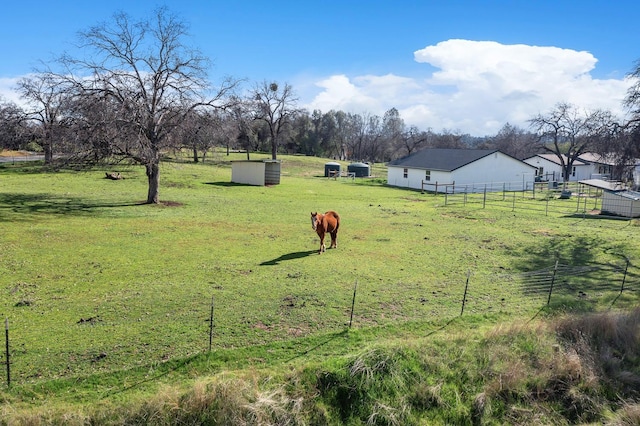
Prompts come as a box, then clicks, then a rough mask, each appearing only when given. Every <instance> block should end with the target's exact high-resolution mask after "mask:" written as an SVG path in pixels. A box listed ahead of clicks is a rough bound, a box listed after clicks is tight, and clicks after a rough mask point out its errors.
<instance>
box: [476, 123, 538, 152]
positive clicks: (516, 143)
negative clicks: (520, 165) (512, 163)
mask: <svg viewBox="0 0 640 426" xmlns="http://www.w3.org/2000/svg"><path fill="white" fill-rule="evenodd" d="M487 145H488V147H491V148H495V149H499V150H500V151H502V152H504V153H505V154H509V155H511V156H512V157H515V158H519V159H521V160H522V159H524V158H527V157H530V156H532V155H535V154H536V153H537V149H536V135H534V134H533V133H530V132H527V131H526V130H524V129H521V128H519V127H517V126H512V125H511V124H509V123H506V124H505V125H504V126H502V128H501V129H500V131H499V132H498V133H497V134H496V135H495V136H494V137H492V138H491V140H490V141H488V144H487Z"/></svg>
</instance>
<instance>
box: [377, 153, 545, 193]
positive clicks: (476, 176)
mask: <svg viewBox="0 0 640 426" xmlns="http://www.w3.org/2000/svg"><path fill="white" fill-rule="evenodd" d="M535 173H536V168H535V167H534V166H530V165H528V164H526V163H524V162H522V161H520V160H518V159H517V158H514V157H511V156H510V155H507V154H505V153H503V152H501V151H498V150H495V149H493V150H492V149H441V148H432V149H425V150H422V151H419V152H416V153H415V154H412V155H409V156H408V157H404V158H400V159H398V160H394V161H391V162H389V163H388V164H387V184H389V185H392V186H398V187H405V188H414V189H423V190H425V191H433V192H454V191H455V192H460V191H468V192H477V191H481V190H482V189H483V188H487V190H488V191H498V190H503V189H505V188H506V189H509V190H522V189H523V188H532V186H533V182H534V178H535Z"/></svg>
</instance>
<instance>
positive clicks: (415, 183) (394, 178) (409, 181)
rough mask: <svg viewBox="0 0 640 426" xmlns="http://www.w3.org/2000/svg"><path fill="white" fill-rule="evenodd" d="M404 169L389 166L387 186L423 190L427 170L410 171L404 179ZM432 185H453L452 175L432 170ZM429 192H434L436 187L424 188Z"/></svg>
mask: <svg viewBox="0 0 640 426" xmlns="http://www.w3.org/2000/svg"><path fill="white" fill-rule="evenodd" d="M404 169H405V168H404V167H397V166H389V167H388V169H387V184H389V185H392V186H401V187H403V188H413V189H422V181H423V180H425V173H426V170H425V169H408V170H407V177H406V178H405V177H404ZM429 182H430V183H432V184H435V183H436V182H438V183H439V184H445V183H452V181H451V173H450V172H442V171H437V170H431V180H430V181H429ZM424 189H425V190H427V191H433V190H434V187H433V186H431V185H429V186H425V188H424Z"/></svg>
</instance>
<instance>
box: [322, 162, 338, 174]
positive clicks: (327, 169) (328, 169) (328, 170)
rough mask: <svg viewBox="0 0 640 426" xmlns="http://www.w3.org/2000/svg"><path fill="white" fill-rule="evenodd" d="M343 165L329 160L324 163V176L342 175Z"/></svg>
mask: <svg viewBox="0 0 640 426" xmlns="http://www.w3.org/2000/svg"><path fill="white" fill-rule="evenodd" d="M341 171H342V166H341V165H340V163H336V162H335V161H329V162H328V163H325V165H324V177H333V176H340V173H341Z"/></svg>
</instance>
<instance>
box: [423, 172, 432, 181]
mask: <svg viewBox="0 0 640 426" xmlns="http://www.w3.org/2000/svg"><path fill="white" fill-rule="evenodd" d="M424 180H426V181H427V182H428V181H430V180H431V170H426V171H425V172H424Z"/></svg>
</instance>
